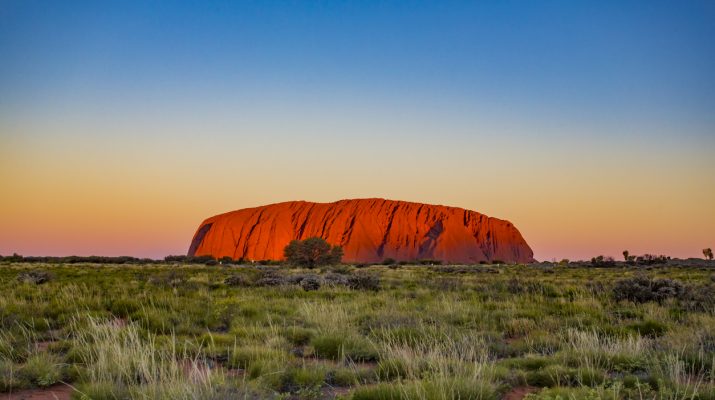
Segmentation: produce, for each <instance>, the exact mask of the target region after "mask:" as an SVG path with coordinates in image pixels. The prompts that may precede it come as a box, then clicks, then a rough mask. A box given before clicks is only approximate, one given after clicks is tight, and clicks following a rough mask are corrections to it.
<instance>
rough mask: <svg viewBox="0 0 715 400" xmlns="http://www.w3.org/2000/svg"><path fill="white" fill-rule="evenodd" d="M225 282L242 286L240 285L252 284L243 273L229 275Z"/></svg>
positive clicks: (228, 284)
mask: <svg viewBox="0 0 715 400" xmlns="http://www.w3.org/2000/svg"><path fill="white" fill-rule="evenodd" d="M223 283H224V284H226V285H227V286H240V287H246V286H250V284H249V282H248V280H246V278H244V277H243V276H242V275H230V276H227V277H226V279H224V280H223Z"/></svg>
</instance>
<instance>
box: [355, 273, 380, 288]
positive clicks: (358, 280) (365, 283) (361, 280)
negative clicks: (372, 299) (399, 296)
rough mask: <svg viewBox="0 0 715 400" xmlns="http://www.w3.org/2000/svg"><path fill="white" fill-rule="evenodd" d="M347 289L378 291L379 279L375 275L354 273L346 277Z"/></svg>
mask: <svg viewBox="0 0 715 400" xmlns="http://www.w3.org/2000/svg"><path fill="white" fill-rule="evenodd" d="M348 287H349V288H350V289H354V290H373V291H377V290H380V277H379V276H377V275H375V274H368V273H356V274H353V275H350V276H348Z"/></svg>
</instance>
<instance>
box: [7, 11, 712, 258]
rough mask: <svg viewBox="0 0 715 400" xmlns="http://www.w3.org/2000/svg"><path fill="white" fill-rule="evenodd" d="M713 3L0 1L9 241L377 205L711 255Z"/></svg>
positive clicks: (59, 241)
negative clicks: (256, 212)
mask: <svg viewBox="0 0 715 400" xmlns="http://www.w3.org/2000/svg"><path fill="white" fill-rule="evenodd" d="M713 21H715V2H713V1H710V0H706V1H667V2H661V1H650V0H649V1H630V0H619V1H571V0H564V1H549V0H545V1H483V2H443V1H439V2H437V1H435V2H382V1H381V2H372V1H356V2H337V1H335V2H333V1H329V2H328V1H326V2H323V1H316V2H310V1H285V2H283V1H281V2H267V1H256V2H249V1H245V2H243V1H242V2H234V1H225V2H213V1H191V2H180V1H166V2H160V1H141V2H132V1H117V2H106V1H94V0H92V1H89V0H88V1H82V0H77V1H69V2H60V1H33V0H17V1H14V0H13V1H7V0H0V182H1V184H2V186H1V187H2V190H1V191H0V193H1V195H0V254H4V255H6V254H10V253H13V252H18V253H21V254H24V255H70V254H77V255H90V254H97V255H134V256H148V257H163V256H164V255H167V254H181V253H185V252H186V250H187V248H188V245H189V242H190V240H191V237H192V235H193V233H194V231H195V229H196V228H197V227H198V224H199V223H200V222H201V220H203V219H204V218H206V217H209V216H211V215H214V214H218V213H222V212H226V211H230V210H234V209H238V208H244V207H250V206H257V205H262V204H267V203H274V202H280V201H286V200H312V201H334V200H339V199H344V198H359V197H384V198H390V199H397V200H409V201H417V202H426V203H436V204H445V205H452V206H458V207H464V208H468V209H472V210H476V211H479V212H482V213H485V214H487V215H490V216H494V217H498V218H504V219H509V220H511V221H512V222H513V223H514V224H515V225H516V226H517V227H518V228H519V229H520V231H521V233H522V234H523V235H524V237H525V238H526V240H527V241H528V242H529V244H530V245H531V246H532V248H533V249H534V252H535V256H536V257H537V258H538V259H551V258H557V259H561V258H564V257H567V258H571V259H579V258H590V257H591V256H594V255H598V254H605V255H612V256H620V253H621V251H622V250H623V249H629V250H630V251H631V253H632V254H641V253H645V252H650V253H664V254H668V255H671V256H678V257H692V256H702V253H701V249H702V248H704V247H715V41H714V38H715V23H713Z"/></svg>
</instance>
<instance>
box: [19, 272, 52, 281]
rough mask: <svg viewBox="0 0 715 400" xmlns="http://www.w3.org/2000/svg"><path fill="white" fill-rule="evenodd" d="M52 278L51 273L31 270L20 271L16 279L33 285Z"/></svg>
mask: <svg viewBox="0 0 715 400" xmlns="http://www.w3.org/2000/svg"><path fill="white" fill-rule="evenodd" d="M51 279H52V274H50V273H49V272H47V271H43V270H33V271H25V272H20V273H19V274H18V275H17V280H18V281H20V282H22V283H30V284H33V285H41V284H43V283H47V282H49V281H50V280H51Z"/></svg>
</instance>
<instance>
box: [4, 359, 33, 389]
mask: <svg viewBox="0 0 715 400" xmlns="http://www.w3.org/2000/svg"><path fill="white" fill-rule="evenodd" d="M18 368H19V366H17V365H14V364H13V362H12V361H10V360H4V359H0V392H7V391H10V390H15V389H21V388H25V387H28V386H29V384H30V382H28V381H27V379H25V378H24V377H23V376H22V375H21V374H19V373H18Z"/></svg>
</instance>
